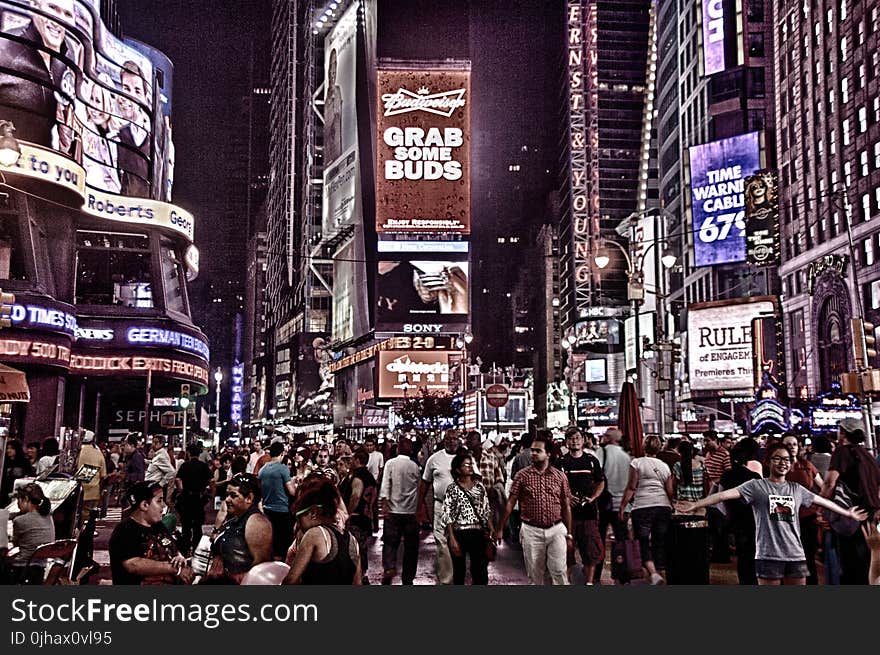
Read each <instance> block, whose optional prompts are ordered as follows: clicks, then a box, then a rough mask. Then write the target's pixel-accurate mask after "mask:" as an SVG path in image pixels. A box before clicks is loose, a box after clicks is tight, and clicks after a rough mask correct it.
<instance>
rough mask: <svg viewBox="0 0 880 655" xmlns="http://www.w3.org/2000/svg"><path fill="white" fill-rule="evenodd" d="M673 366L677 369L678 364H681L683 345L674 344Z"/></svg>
mask: <svg viewBox="0 0 880 655" xmlns="http://www.w3.org/2000/svg"><path fill="white" fill-rule="evenodd" d="M671 352H672V366H673V368H674V367H675V365H676V364H680V363H681V344H680V343H676V342H675V341H673V342H672V351H671Z"/></svg>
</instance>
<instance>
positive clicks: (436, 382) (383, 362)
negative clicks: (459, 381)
mask: <svg viewBox="0 0 880 655" xmlns="http://www.w3.org/2000/svg"><path fill="white" fill-rule="evenodd" d="M422 389H425V390H427V391H428V392H429V393H432V394H446V393H448V392H449V353H448V352H443V351H424V350H406V351H400V350H384V351H381V352H380V353H379V397H380V398H418V397H419V396H420V395H421V393H422V392H421V390H422Z"/></svg>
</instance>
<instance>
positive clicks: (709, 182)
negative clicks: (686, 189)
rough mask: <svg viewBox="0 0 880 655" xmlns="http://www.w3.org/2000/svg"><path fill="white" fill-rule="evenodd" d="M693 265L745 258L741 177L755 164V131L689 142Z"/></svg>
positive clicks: (758, 154)
mask: <svg viewBox="0 0 880 655" xmlns="http://www.w3.org/2000/svg"><path fill="white" fill-rule="evenodd" d="M689 150H690V167H691V205H692V206H691V215H692V219H693V231H694V265H695V266H713V265H716V264H730V263H733V262H742V261H745V259H746V222H745V202H744V198H743V190H744V187H745V178H746V177H748V176H749V175H751V174H752V173H754V172H755V171H756V170H758V169H759V168H761V143H760V133H759V132H750V133H748V134H742V135H739V136H734V137H730V138H729V139H720V140H718V141H712V142H711V143H704V144H701V145H697V146H692V147H691V148H690V149H689Z"/></svg>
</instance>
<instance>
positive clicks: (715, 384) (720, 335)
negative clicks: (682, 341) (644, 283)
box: [687, 296, 776, 391]
mask: <svg viewBox="0 0 880 655" xmlns="http://www.w3.org/2000/svg"><path fill="white" fill-rule="evenodd" d="M775 311H776V300H775V298H773V297H768V296H762V297H758V298H745V299H742V300H740V301H721V302H711V303H703V304H696V305H691V306H690V307H689V308H688V338H687V347H688V353H687V356H688V376H689V381H690V387H691V391H728V390H741V389H751V388H753V384H754V362H753V356H754V347H753V340H752V322H753V321H754V320H755V319H756V318H760V317H763V316H770V317H772V316H774V314H775Z"/></svg>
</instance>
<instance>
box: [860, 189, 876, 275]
mask: <svg viewBox="0 0 880 655" xmlns="http://www.w3.org/2000/svg"><path fill="white" fill-rule="evenodd" d="M862 220H863V221H865V222H867V221H870V220H871V196H869V195H868V194H867V193H866V194H865V195H863V196H862ZM870 242H871V241H870V239H869V240H867V241H865V249H866V251H867V248H868V244H869V243H870ZM873 261H874V251H873V246H872V250H871V261H870V262H866V266H870V265H871V264H872V263H873Z"/></svg>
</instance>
